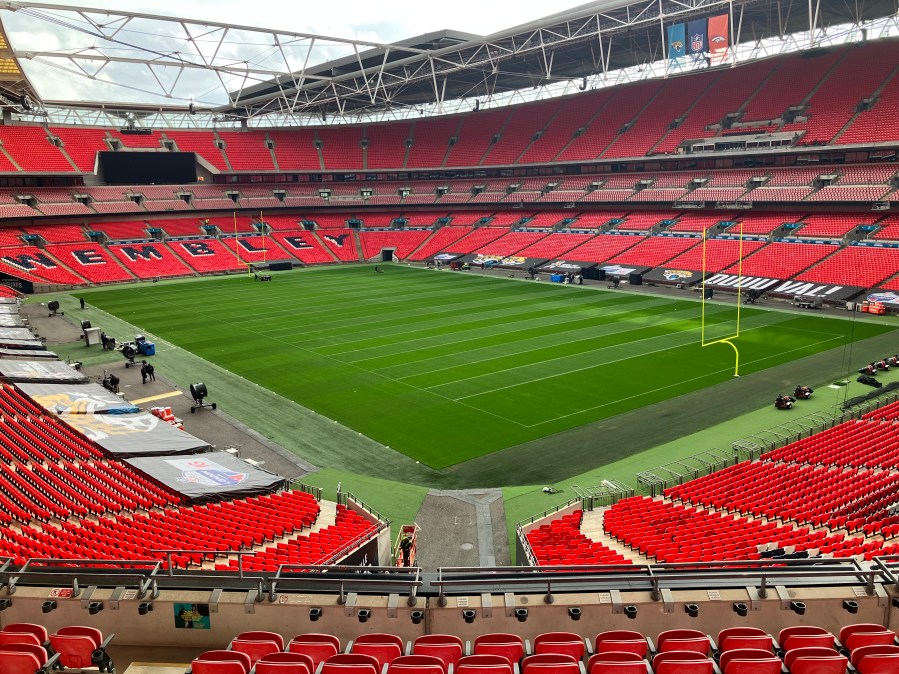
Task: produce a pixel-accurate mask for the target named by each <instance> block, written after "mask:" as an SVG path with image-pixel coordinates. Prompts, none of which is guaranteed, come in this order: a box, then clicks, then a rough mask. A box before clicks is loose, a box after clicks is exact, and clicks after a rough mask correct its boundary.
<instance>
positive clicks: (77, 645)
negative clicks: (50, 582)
mask: <svg viewBox="0 0 899 674" xmlns="http://www.w3.org/2000/svg"><path fill="white" fill-rule="evenodd" d="M102 641H103V636H102V635H101V634H100V630H98V629H95V628H93V627H81V626H72V627H62V628H60V629H59V630H58V631H57V632H56V633H55V634H51V635H50V644H51V645H52V646H53V650H54V651H56V652H57V653H59V662H60V663H61V664H62V666H63V667H70V668H71V669H78V668H84V667H91V666H92V662H91V655H92V654H93V652H94V651H95V650H97V648H99V646H100V644H101V643H102ZM247 669H248V671H249V668H247Z"/></svg>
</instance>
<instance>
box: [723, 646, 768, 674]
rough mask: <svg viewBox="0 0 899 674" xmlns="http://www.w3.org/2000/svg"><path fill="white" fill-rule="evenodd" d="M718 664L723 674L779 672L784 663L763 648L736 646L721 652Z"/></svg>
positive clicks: (766, 673)
mask: <svg viewBox="0 0 899 674" xmlns="http://www.w3.org/2000/svg"><path fill="white" fill-rule="evenodd" d="M718 665H719V666H720V668H721V671H722V672H723V674H779V672H780V671H781V669H782V665H783V663H782V662H781V661H780V658H778V657H777V656H776V655H774V654H772V653H771V651H769V650H766V649H763V648H734V649H731V650H727V651H723V652H722V653H721V657H720V658H719V660H718Z"/></svg>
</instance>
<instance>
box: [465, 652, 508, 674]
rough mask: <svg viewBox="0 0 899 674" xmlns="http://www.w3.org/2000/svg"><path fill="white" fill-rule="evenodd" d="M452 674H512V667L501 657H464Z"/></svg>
mask: <svg viewBox="0 0 899 674" xmlns="http://www.w3.org/2000/svg"><path fill="white" fill-rule="evenodd" d="M453 674H513V673H512V665H511V664H509V660H508V659H507V658H504V657H503V656H502V655H486V654H485V655H466V656H465V657H463V658H462V659H461V660H459V664H458V665H457V666H456V669H455V671H454V672H453Z"/></svg>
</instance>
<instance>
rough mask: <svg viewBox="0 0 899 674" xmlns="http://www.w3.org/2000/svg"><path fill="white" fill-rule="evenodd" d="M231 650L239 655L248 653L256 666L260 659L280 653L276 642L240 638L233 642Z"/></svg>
mask: <svg viewBox="0 0 899 674" xmlns="http://www.w3.org/2000/svg"><path fill="white" fill-rule="evenodd" d="M231 650H232V651H235V652H237V653H246V654H247V655H248V656H250V662H251V663H252V664H256V661H257V660H259V659H260V658H263V657H265V656H266V655H270V654H272V653H278V652H279V650H280V649H279V648H278V644H277V643H275V642H274V641H251V640H248V639H241V638H239V637H238V638H236V639H234V640H233V641H232V642H231Z"/></svg>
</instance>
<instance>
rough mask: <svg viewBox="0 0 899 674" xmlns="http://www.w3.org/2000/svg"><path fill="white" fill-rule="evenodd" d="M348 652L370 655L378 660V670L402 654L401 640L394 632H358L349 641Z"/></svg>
mask: <svg viewBox="0 0 899 674" xmlns="http://www.w3.org/2000/svg"><path fill="white" fill-rule="evenodd" d="M349 650H350V653H360V654H364V655H370V656H372V657H373V658H375V660H377V661H378V671H380V669H381V668H382V667H383V666H384V665H389V664H390V663H391V662H393V661H394V660H396V659H397V658H398V657H400V656H401V655H402V654H403V640H402V639H400V638H399V637H398V636H396V635H395V634H382V633H378V632H373V633H371V634H360V635H359V636H358V637H357V638H356V640H355V641H353V642H351V643H350V648H349Z"/></svg>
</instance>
